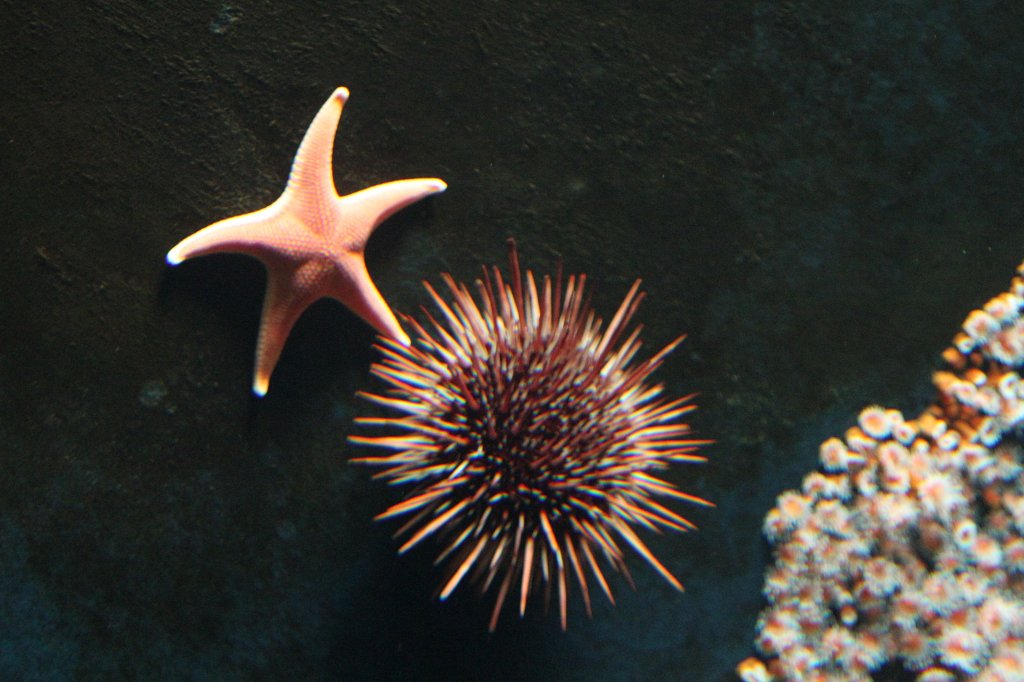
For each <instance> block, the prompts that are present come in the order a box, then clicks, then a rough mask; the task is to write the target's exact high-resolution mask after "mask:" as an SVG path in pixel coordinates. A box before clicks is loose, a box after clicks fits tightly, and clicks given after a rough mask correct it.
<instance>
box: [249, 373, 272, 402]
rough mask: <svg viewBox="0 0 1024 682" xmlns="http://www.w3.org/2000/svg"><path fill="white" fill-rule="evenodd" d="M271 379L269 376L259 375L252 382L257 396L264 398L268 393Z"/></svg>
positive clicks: (253, 390)
mask: <svg viewBox="0 0 1024 682" xmlns="http://www.w3.org/2000/svg"><path fill="white" fill-rule="evenodd" d="M269 383H270V382H269V380H268V378H267V377H261V376H257V377H256V378H255V379H253V382H252V392H253V394H254V395H255V396H256V397H257V398H262V397H263V396H265V395H266V394H267V388H269Z"/></svg>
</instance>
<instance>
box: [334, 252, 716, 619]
mask: <svg viewBox="0 0 1024 682" xmlns="http://www.w3.org/2000/svg"><path fill="white" fill-rule="evenodd" d="M509 245H510V255H509V260H510V263H511V269H512V272H511V277H510V279H509V281H505V279H504V278H503V277H502V274H501V271H500V270H499V269H498V268H497V267H494V268H493V269H492V270H491V271H490V272H488V270H487V269H486V268H485V269H484V275H483V278H482V279H481V280H478V281H477V283H476V284H477V290H478V295H479V303H478V302H477V300H474V298H473V296H472V295H471V294H470V291H469V289H468V288H467V287H466V285H464V284H461V283H456V282H455V280H454V279H453V278H452V277H451V276H450V275H447V274H446V275H443V276H442V277H443V279H444V282H445V284H447V286H448V289H449V291H450V294H451V299H452V300H451V302H450V303H448V302H445V300H444V299H442V298H441V296H440V295H439V294H438V293H437V292H436V291H435V290H434V289H433V287H431V286H430V284H427V283H424V286H425V287H426V289H427V291H428V292H429V293H430V296H431V297H432V298H433V299H434V303H435V304H436V305H437V308H438V309H439V310H440V312H441V315H442V320H443V321H440V320H438V319H436V318H435V317H433V316H432V315H430V313H429V312H426V311H424V312H426V316H427V319H428V321H429V324H428V325H427V326H424V325H421V324H419V323H417V322H416V321H415V320H413V319H411V318H406V319H407V321H408V323H409V324H410V325H411V326H412V328H413V329H414V330H415V337H416V338H415V341H414V343H413V345H412V346H411V347H406V346H403V345H401V344H400V343H397V342H394V341H392V340H390V339H382V340H381V345H380V346H379V349H380V351H381V352H382V353H383V354H384V360H383V361H382V362H380V363H379V364H375V365H374V366H373V368H372V372H373V374H374V375H376V376H377V377H379V378H381V379H383V380H384V381H385V382H386V383H387V385H388V388H389V391H388V395H386V396H385V395H373V394H364V397H366V398H368V399H369V400H371V401H372V402H375V403H378V404H380V405H382V406H384V407H386V408H389V409H391V410H394V411H397V412H399V413H401V416H395V417H386V418H363V419H359V420H357V422H358V423H361V424H369V425H374V426H381V427H390V428H394V429H399V430H401V431H402V433H401V434H400V435H387V436H377V437H364V436H352V437H350V440H352V441H353V442H355V443H361V444H364V445H370V446H374V447H378V448H383V449H385V450H389V451H392V454H388V455H385V456H379V457H364V458H361V459H358V460H356V461H357V462H360V463H363V464H369V465H373V466H379V467H384V470H383V471H381V472H380V473H378V474H377V477H378V478H383V479H385V480H387V481H388V482H389V483H390V484H393V485H400V486H411V487H412V490H411V491H410V492H409V493H408V495H407V496H406V498H405V499H404V500H403V501H402V502H399V503H398V504H395V505H394V506H392V507H391V508H390V509H388V510H387V511H385V512H384V513H383V514H381V515H380V516H379V517H378V518H379V519H385V518H391V517H397V516H404V515H411V518H410V519H409V520H407V521H406V523H405V525H403V526H402V527H401V528H400V529H399V530H398V532H397V533H396V535H398V536H401V535H404V536H408V539H407V540H406V541H405V544H403V545H402V547H401V549H400V550H399V551H400V552H405V551H406V550H408V549H410V548H412V547H414V546H416V545H418V544H419V543H421V542H422V541H423V540H425V539H426V538H427V537H429V536H431V535H437V536H440V537H441V538H442V542H443V549H442V551H441V553H440V555H439V556H438V558H437V563H442V562H446V566H447V570H448V577H447V579H446V581H445V582H444V584H443V586H442V587H441V589H440V598H441V599H446V598H447V597H448V596H449V595H451V593H452V592H453V591H454V590H455V588H456V587H457V586H458V584H459V583H460V582H461V581H462V580H463V579H464V578H465V577H466V576H467V574H468V575H470V578H471V580H473V581H474V582H476V583H477V584H478V585H479V586H480V588H481V591H486V590H487V589H488V588H490V587H491V585H492V584H495V583H497V585H498V588H497V590H498V592H497V597H496V599H495V604H494V610H493V613H492V615H491V621H490V629H491V630H494V627H495V625H496V624H497V620H498V615H499V614H500V612H501V608H502V605H503V603H504V602H505V599H506V597H507V596H508V593H509V591H510V590H513V591H515V590H518V592H519V613H520V615H522V614H523V612H524V611H525V609H526V601H527V598H528V597H529V595H530V594H531V592H533V591H534V589H535V588H537V587H538V584H539V583H543V585H544V594H545V601H546V600H547V599H548V597H549V596H550V591H551V585H552V583H557V586H558V601H559V609H560V613H561V622H562V628H563V629H564V628H565V625H566V595H567V592H568V585H567V583H568V578H567V574H568V573H569V571H570V570H571V571H572V573H573V574H574V575H575V577H576V581H577V583H578V584H579V587H580V591H581V593H582V595H583V600H584V604H585V607H586V610H587V613H588V614H589V613H590V591H589V588H588V583H587V577H586V575H585V570H584V569H585V568H587V569H589V571H590V572H591V573H592V574H593V576H594V578H595V579H596V580H597V583H598V584H599V585H600V587H601V590H602V591H603V592H604V593H605V595H607V597H608V599H609V600H610V601H612V602H613V603H614V599H613V597H612V593H611V590H610V589H609V586H608V582H607V580H606V579H605V576H604V574H603V573H602V571H601V568H600V566H599V562H598V557H603V559H604V561H605V562H606V563H607V564H608V565H609V566H611V568H613V569H614V570H616V571H620V572H622V573H623V574H624V575H625V576H626V578H627V580H628V579H629V571H628V568H627V566H626V562H625V557H624V554H623V552H622V550H621V548H620V547H619V543H620V541H625V543H626V544H628V545H629V546H631V547H632V548H633V549H634V550H635V551H636V552H637V553H639V554H640V555H641V556H642V557H643V558H644V559H645V560H646V561H647V563H649V564H650V565H651V566H652V567H653V568H654V569H655V570H656V571H658V573H660V574H661V575H662V576H663V577H664V578H665V580H667V581H668V582H669V583H670V584H671V585H672V586H673V587H675V588H677V589H679V590H682V586H681V585H680V583H679V581H678V580H676V578H675V577H674V576H673V575H672V574H671V573H670V572H669V571H668V569H666V568H665V567H664V566H663V565H662V563H661V562H660V561H658V559H657V558H656V557H655V556H654V555H653V554H652V553H651V551H650V550H649V549H648V547H647V545H645V544H644V542H643V541H642V540H641V539H640V538H639V537H638V535H637V534H636V532H635V531H634V529H633V527H634V526H640V527H643V528H646V529H648V530H658V529H659V528H670V529H674V530H678V531H682V532H685V531H687V530H690V529H692V528H695V526H694V525H693V524H692V523H690V522H689V521H687V520H686V519H684V518H683V517H681V516H679V515H678V514H676V513H675V512H673V511H671V510H669V509H667V508H666V507H664V506H663V505H661V504H660V503H659V502H657V501H656V500H655V497H659V496H660V497H669V498H674V499H677V500H683V501H686V502H694V503H697V504H702V505H710V503H709V502H707V501H705V500H703V499H701V498H699V497H695V496H693V495H688V494H686V493H683V492H680V491H679V490H677V489H676V488H675V486H673V485H672V484H671V483H668V482H667V481H664V480H661V479H659V478H656V477H655V476H653V475H652V473H651V472H653V471H659V470H662V469H665V468H667V467H668V465H669V464H670V463H671V462H702V461H705V460H704V458H703V457H700V456H698V455H696V454H694V452H695V450H696V448H697V446H699V445H701V444H703V443H704V442H705V441H696V440H690V439H688V438H687V436H688V434H689V432H690V429H689V427H688V426H687V425H686V424H684V423H681V422H680V421H678V420H679V418H680V417H682V416H683V415H685V414H687V413H689V412H690V411H692V410H693V409H695V405H693V404H691V402H690V399H691V398H692V396H686V397H683V398H679V399H677V400H672V401H665V400H663V399H660V398H659V396H660V395H661V392H662V386H660V385H655V386H649V385H646V384H645V383H644V381H645V380H646V379H647V377H648V376H649V375H650V374H651V373H652V372H654V370H656V369H657V368H658V366H659V365H660V364H661V362H662V360H663V359H664V358H665V356H666V355H667V354H668V353H669V352H671V351H672V349H673V348H675V347H676V345H677V344H678V343H679V342H680V341H682V337H680V338H679V339H676V340H675V341H674V342H672V343H671V344H669V345H668V346H666V347H665V348H664V349H662V350H661V351H660V352H659V353H657V354H655V355H654V356H653V357H652V358H650V359H648V360H647V361H645V362H642V363H639V364H634V365H631V364H630V362H631V361H632V359H633V357H634V355H635V354H636V353H637V351H638V350H639V348H640V345H641V344H640V340H639V332H640V329H639V327H638V328H636V329H634V330H633V331H632V332H631V333H630V334H629V335H628V336H627V337H626V338H625V340H624V341H621V342H620V340H621V339H622V337H623V334H624V332H625V328H626V326H627V324H628V322H629V320H630V318H631V317H632V316H633V314H634V312H635V311H636V309H637V306H638V305H639V303H640V300H641V299H642V298H643V294H642V293H640V291H639V287H640V282H639V280H638V281H637V282H635V283H634V284H633V286H632V288H631V289H630V290H629V293H627V294H626V298H625V299H624V300H623V302H622V304H621V305H620V306H619V309H618V311H617V312H616V313H615V316H614V317H613V318H612V321H611V323H610V324H609V325H608V326H607V327H606V328H605V329H604V330H603V331H602V329H601V327H602V323H601V320H600V319H599V318H597V317H596V315H595V314H594V312H593V310H592V309H591V308H590V306H589V297H586V298H585V296H584V285H585V282H586V276H585V275H579V276H578V277H575V276H570V277H569V278H568V280H567V281H566V282H565V287H564V290H563V287H562V278H561V272H559V273H558V274H557V276H556V277H555V278H554V281H553V282H552V279H551V278H550V277H547V276H545V277H544V279H543V283H542V287H541V288H540V289H538V287H537V283H536V281H535V280H534V277H533V273H532V272H530V271H529V270H527V271H526V276H525V278H524V277H523V276H522V275H521V273H520V269H519V259H518V256H517V254H516V249H515V243H514V242H512V241H511V240H510V241H509ZM428 326H429V328H430V329H429V330H428V328H427V327H428ZM570 567H571V569H570ZM517 583H518V585H517Z"/></svg>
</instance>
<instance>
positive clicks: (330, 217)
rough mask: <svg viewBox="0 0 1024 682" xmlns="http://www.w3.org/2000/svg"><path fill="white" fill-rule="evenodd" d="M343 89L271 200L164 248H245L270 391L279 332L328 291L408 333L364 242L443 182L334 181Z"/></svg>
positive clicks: (177, 251) (259, 388) (390, 330)
mask: <svg viewBox="0 0 1024 682" xmlns="http://www.w3.org/2000/svg"><path fill="white" fill-rule="evenodd" d="M347 99H348V90H347V89H346V88H338V89H337V90H335V91H334V93H332V94H331V96H330V98H329V99H328V100H327V102H325V103H324V105H323V106H322V107H320V111H319V112H318V113H317V115H316V117H315V118H314V119H313V122H312V123H311V124H310V125H309V130H307V131H306V135H305V137H303V138H302V143H301V144H300V145H299V151H298V152H297V153H296V154H295V161H294V162H293V164H292V172H291V175H290V176H289V177H288V185H287V187H285V190H284V193H283V194H282V195H281V196H280V197H279V198H278V199H277V201H275V202H274V203H272V204H271V205H270V206H267V207H266V208H264V209H260V210H259V211H255V212H253V213H246V214H244V215H240V216H235V217H233V218H227V219H225V220H221V221H219V222H216V223H214V224H212V225H210V226H208V227H205V228H203V229H202V230H199V231H198V232H196V233H195V234H193V235H191V236H190V237H187V238H186V239H184V240H183V241H181V242H180V243H179V244H178V245H177V246H175V247H174V248H173V249H171V250H170V251H169V252H168V253H167V262H168V263H170V264H171V265H177V264H178V263H180V262H182V261H184V260H186V259H188V258H193V257H195V256H205V255H206V254H208V253H244V254H248V255H250V256H255V257H256V258H259V259H260V260H261V261H262V262H263V265H265V266H266V268H267V292H266V296H265V297H264V299H263V317H262V320H261V321H260V335H259V340H258V341H257V342H256V370H255V373H254V376H253V383H252V390H253V392H254V393H255V394H256V395H258V396H263V395H265V394H266V392H267V386H268V384H269V382H270V374H271V373H272V372H273V371H274V365H275V364H277V360H278V358H279V357H280V355H281V349H282V348H283V347H284V342H285V339H287V338H288V334H289V332H291V329H292V326H293V325H294V324H295V321H296V320H297V319H299V316H300V315H301V314H302V313H303V311H305V309H306V308H308V307H309V306H310V304H312V303H313V302H314V301H316V300H318V299H320V298H323V297H325V296H329V297H331V298H334V299H337V300H339V301H341V302H342V303H344V304H345V305H346V306H348V307H349V308H350V309H351V310H352V311H353V312H355V313H356V314H357V315H359V316H360V317H362V318H363V319H364V320H366V321H367V322H369V323H370V324H371V325H372V326H373V327H374V328H375V329H376V330H377V331H378V332H380V333H381V334H382V335H384V336H388V337H391V338H393V339H395V340H397V341H400V342H401V343H403V344H405V345H408V344H409V337H408V336H407V335H406V334H405V332H404V331H402V327H401V326H400V325H399V324H398V320H396V319H395V315H394V313H392V312H391V308H389V307H388V304H387V303H386V302H385V301H384V298H383V297H382V296H381V295H380V292H379V291H377V287H376V286H374V284H373V282H372V281H371V280H370V275H369V273H368V272H367V271H366V261H365V260H364V257H363V251H364V249H365V247H366V241H367V239H369V238H370V234H371V233H372V232H373V230H374V228H376V227H377V226H378V225H379V224H380V223H381V222H383V221H384V220H385V219H386V218H387V217H388V216H390V215H391V214H392V213H394V212H395V211H398V210H400V209H402V208H404V207H406V206H408V205H409V204H411V203H413V202H414V201H418V200H419V199H422V198H423V197H425V196H427V195H428V194H433V193H434V192H441V191H443V190H444V189H445V188H446V187H447V185H446V184H445V183H444V181H443V180H440V179H438V178H417V179H414V180H395V181H394V182H387V183H384V184H382V185H375V186H373V187H368V188H367V189H364V190H360V191H358V192H355V193H353V194H349V195H347V196H344V197H339V196H338V194H337V192H336V191H335V188H334V170H333V165H332V162H331V159H332V154H333V150H334V136H335V133H336V131H337V129H338V121H339V120H340V118H341V110H342V107H343V106H344V105H345V101H346V100H347Z"/></svg>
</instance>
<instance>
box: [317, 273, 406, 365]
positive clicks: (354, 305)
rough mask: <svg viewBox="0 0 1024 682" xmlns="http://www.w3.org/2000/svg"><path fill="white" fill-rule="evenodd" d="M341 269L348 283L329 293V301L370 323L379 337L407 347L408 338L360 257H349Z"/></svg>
mask: <svg viewBox="0 0 1024 682" xmlns="http://www.w3.org/2000/svg"><path fill="white" fill-rule="evenodd" d="M344 267H345V270H346V272H347V275H348V278H347V279H348V281H347V282H346V284H345V285H344V286H336V287H334V289H333V290H332V291H331V293H330V295H331V297H332V298H334V299H336V300H338V301H341V302H342V303H343V304H344V305H345V306H346V307H348V308H349V309H350V310H351V311H352V312H354V313H355V314H356V315H358V316H359V317H361V318H363V319H364V320H366V321H367V322H369V323H370V324H371V325H372V326H373V328H374V329H376V330H377V331H378V332H379V333H380V334H381V335H382V336H386V337H388V338H392V339H394V340H395V341H398V342H399V343H401V344H402V345H405V346H408V345H409V343H410V341H409V336H408V335H407V334H406V333H405V330H403V329H402V326H401V325H400V324H399V323H398V320H397V319H395V314H394V313H393V312H391V308H390V307H389V306H388V304H387V302H386V301H385V300H384V297H383V296H381V294H380V291H378V290H377V287H376V285H374V283H373V280H372V279H370V273H369V272H367V270H366V261H365V260H363V255H362V253H353V254H351V256H350V257H349V258H346V259H345V262H344Z"/></svg>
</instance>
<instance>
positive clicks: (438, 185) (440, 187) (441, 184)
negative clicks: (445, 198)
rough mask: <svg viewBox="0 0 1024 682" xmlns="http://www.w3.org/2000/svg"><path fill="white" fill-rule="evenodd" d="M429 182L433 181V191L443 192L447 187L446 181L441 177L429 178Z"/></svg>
mask: <svg viewBox="0 0 1024 682" xmlns="http://www.w3.org/2000/svg"><path fill="white" fill-rule="evenodd" d="M430 182H432V183H433V185H434V191H435V192H443V191H445V190H446V189H448V183H447V182H445V181H444V180H442V179H441V178H431V179H430Z"/></svg>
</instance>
